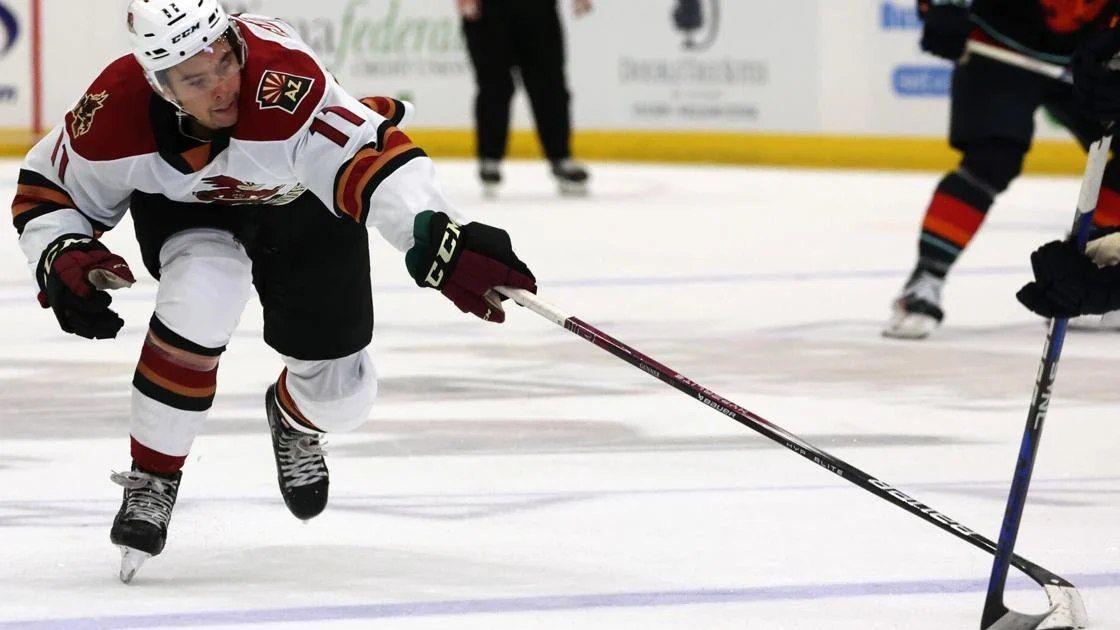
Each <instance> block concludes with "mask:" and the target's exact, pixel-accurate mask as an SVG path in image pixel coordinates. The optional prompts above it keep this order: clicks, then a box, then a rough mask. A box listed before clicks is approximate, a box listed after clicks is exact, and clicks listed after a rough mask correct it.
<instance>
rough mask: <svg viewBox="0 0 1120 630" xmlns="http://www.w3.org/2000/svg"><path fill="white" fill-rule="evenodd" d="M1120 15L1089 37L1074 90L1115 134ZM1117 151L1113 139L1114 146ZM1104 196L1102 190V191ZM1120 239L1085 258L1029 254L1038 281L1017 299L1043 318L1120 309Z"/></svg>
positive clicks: (1063, 249)
mask: <svg viewBox="0 0 1120 630" xmlns="http://www.w3.org/2000/svg"><path fill="white" fill-rule="evenodd" d="M1118 25H1120V15H1117V16H1114V17H1113V18H1112V19H1111V20H1110V21H1109V26H1108V28H1107V29H1104V30H1103V31H1101V32H1100V33H1096V34H1094V35H1093V36H1092V37H1089V38H1088V39H1087V41H1085V42H1084V43H1083V44H1082V45H1080V46H1079V47H1078V49H1077V51H1076V52H1075V54H1074V56H1073V62H1072V67H1073V86H1074V94H1075V96H1076V97H1077V100H1078V103H1079V104H1080V105H1081V108H1082V109H1083V110H1084V111H1086V112H1088V113H1089V114H1090V115H1091V116H1093V117H1094V118H1096V119H1098V120H1100V121H1101V122H1102V123H1103V124H1104V125H1105V127H1107V128H1109V129H1110V130H1112V131H1115V130H1116V128H1117V126H1116V125H1117V122H1120V65H1118V64H1117V63H1116V61H1115V59H1116V58H1117V56H1118V55H1120V28H1118ZM1113 145H1114V146H1115V138H1114V141H1113ZM1102 193H1103V190H1102ZM1118 265H1120V233H1112V234H1108V235H1106V236H1103V237H1100V238H1097V239H1095V240H1092V241H1090V242H1089V244H1088V245H1087V247H1086V248H1085V253H1082V252H1080V251H1078V249H1077V247H1076V246H1075V245H1074V244H1073V243H1072V242H1070V241H1068V240H1067V241H1053V242H1050V243H1047V244H1046V245H1043V246H1042V247H1040V248H1039V249H1038V250H1036V251H1035V252H1034V253H1033V254H1031V268H1032V270H1033V271H1034V281H1032V282H1030V283H1028V284H1027V285H1025V286H1024V287H1023V288H1022V289H1020V290H1019V292H1018V294H1017V295H1016V297H1017V298H1019V301H1020V302H1022V303H1023V305H1024V306H1026V307H1027V308H1028V309H1030V310H1031V311H1033V312H1035V313H1038V314H1039V315H1042V316H1044V317H1077V316H1080V315H1099V314H1102V313H1109V312H1112V311H1116V310H1117V309H1120V266H1118Z"/></svg>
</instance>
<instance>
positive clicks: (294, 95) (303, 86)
mask: <svg viewBox="0 0 1120 630" xmlns="http://www.w3.org/2000/svg"><path fill="white" fill-rule="evenodd" d="M314 83H315V79H310V78H308V77H301V76H297V75H294V74H287V73H285V72H277V71H275V70H265V73H264V74H263V75H262V76H261V84H260V87H258V88H257V104H258V105H260V106H261V109H273V108H277V109H282V110H284V111H286V112H288V113H289V114H294V113H296V109H298V108H299V104H300V103H302V102H303V97H305V96H307V93H308V92H310V91H311V86H312V85H314Z"/></svg>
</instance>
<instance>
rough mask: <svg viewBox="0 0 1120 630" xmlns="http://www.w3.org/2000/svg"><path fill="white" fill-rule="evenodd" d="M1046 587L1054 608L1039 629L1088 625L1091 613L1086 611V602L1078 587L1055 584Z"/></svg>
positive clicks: (1066, 629) (1060, 629)
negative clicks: (1082, 598) (1083, 600)
mask: <svg viewBox="0 0 1120 630" xmlns="http://www.w3.org/2000/svg"><path fill="white" fill-rule="evenodd" d="M1044 588H1045V589H1046V597H1048V598H1049V599H1050V605H1051V606H1052V608H1051V610H1050V614H1049V615H1048V616H1047V617H1046V621H1044V622H1043V623H1042V625H1040V626H1039V627H1038V630H1080V629H1081V628H1086V627H1088V625H1089V614H1088V613H1087V612H1085V603H1084V602H1082V601H1081V593H1078V592H1077V589H1076V588H1073V587H1072V586H1056V585H1053V584H1047V585H1046V586H1045V587H1044Z"/></svg>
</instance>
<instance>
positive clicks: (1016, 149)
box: [961, 138, 1027, 197]
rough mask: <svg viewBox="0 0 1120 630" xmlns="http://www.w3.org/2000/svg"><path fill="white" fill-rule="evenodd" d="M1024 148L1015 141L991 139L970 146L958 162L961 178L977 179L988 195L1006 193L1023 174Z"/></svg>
mask: <svg viewBox="0 0 1120 630" xmlns="http://www.w3.org/2000/svg"><path fill="white" fill-rule="evenodd" d="M1026 150H1027V148H1026V147H1025V146H1023V145H1022V144H1019V143H1018V142H1010V141H1007V140H1000V139H998V138H992V139H988V140H981V141H978V142H974V143H972V144H970V145H969V146H968V147H967V148H966V149H965V151H964V159H963V160H961V169H962V170H963V171H964V173H963V174H962V176H964V177H971V178H973V179H974V180H976V182H975V183H976V184H977V185H978V186H979V187H982V188H986V189H987V192H988V193H989V194H990V195H991V196H993V197H994V196H995V195H997V194H999V193H1001V192H1003V191H1004V190H1007V187H1008V185H1010V184H1011V181H1012V180H1014V179H1015V178H1016V177H1018V176H1019V173H1021V172H1022V171H1023V157H1024V156H1025V155H1026Z"/></svg>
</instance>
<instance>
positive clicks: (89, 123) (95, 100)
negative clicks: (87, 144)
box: [70, 91, 109, 138]
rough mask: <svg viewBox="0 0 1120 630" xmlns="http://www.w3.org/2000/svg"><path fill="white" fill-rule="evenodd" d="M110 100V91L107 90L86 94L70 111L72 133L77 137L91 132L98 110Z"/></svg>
mask: <svg viewBox="0 0 1120 630" xmlns="http://www.w3.org/2000/svg"><path fill="white" fill-rule="evenodd" d="M107 100H109V93H108V92H105V91H101V92H98V93H97V94H86V95H85V96H83V97H82V100H80V101H78V104H77V105H75V106H74V109H73V110H71V112H70V135H71V136H73V137H75V138H77V137H78V136H84V135H85V134H87V133H89V130H90V129H92V128H93V117H94V116H95V115H96V114H97V110H99V109H101V108H102V107H104V105H105V101H107Z"/></svg>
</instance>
